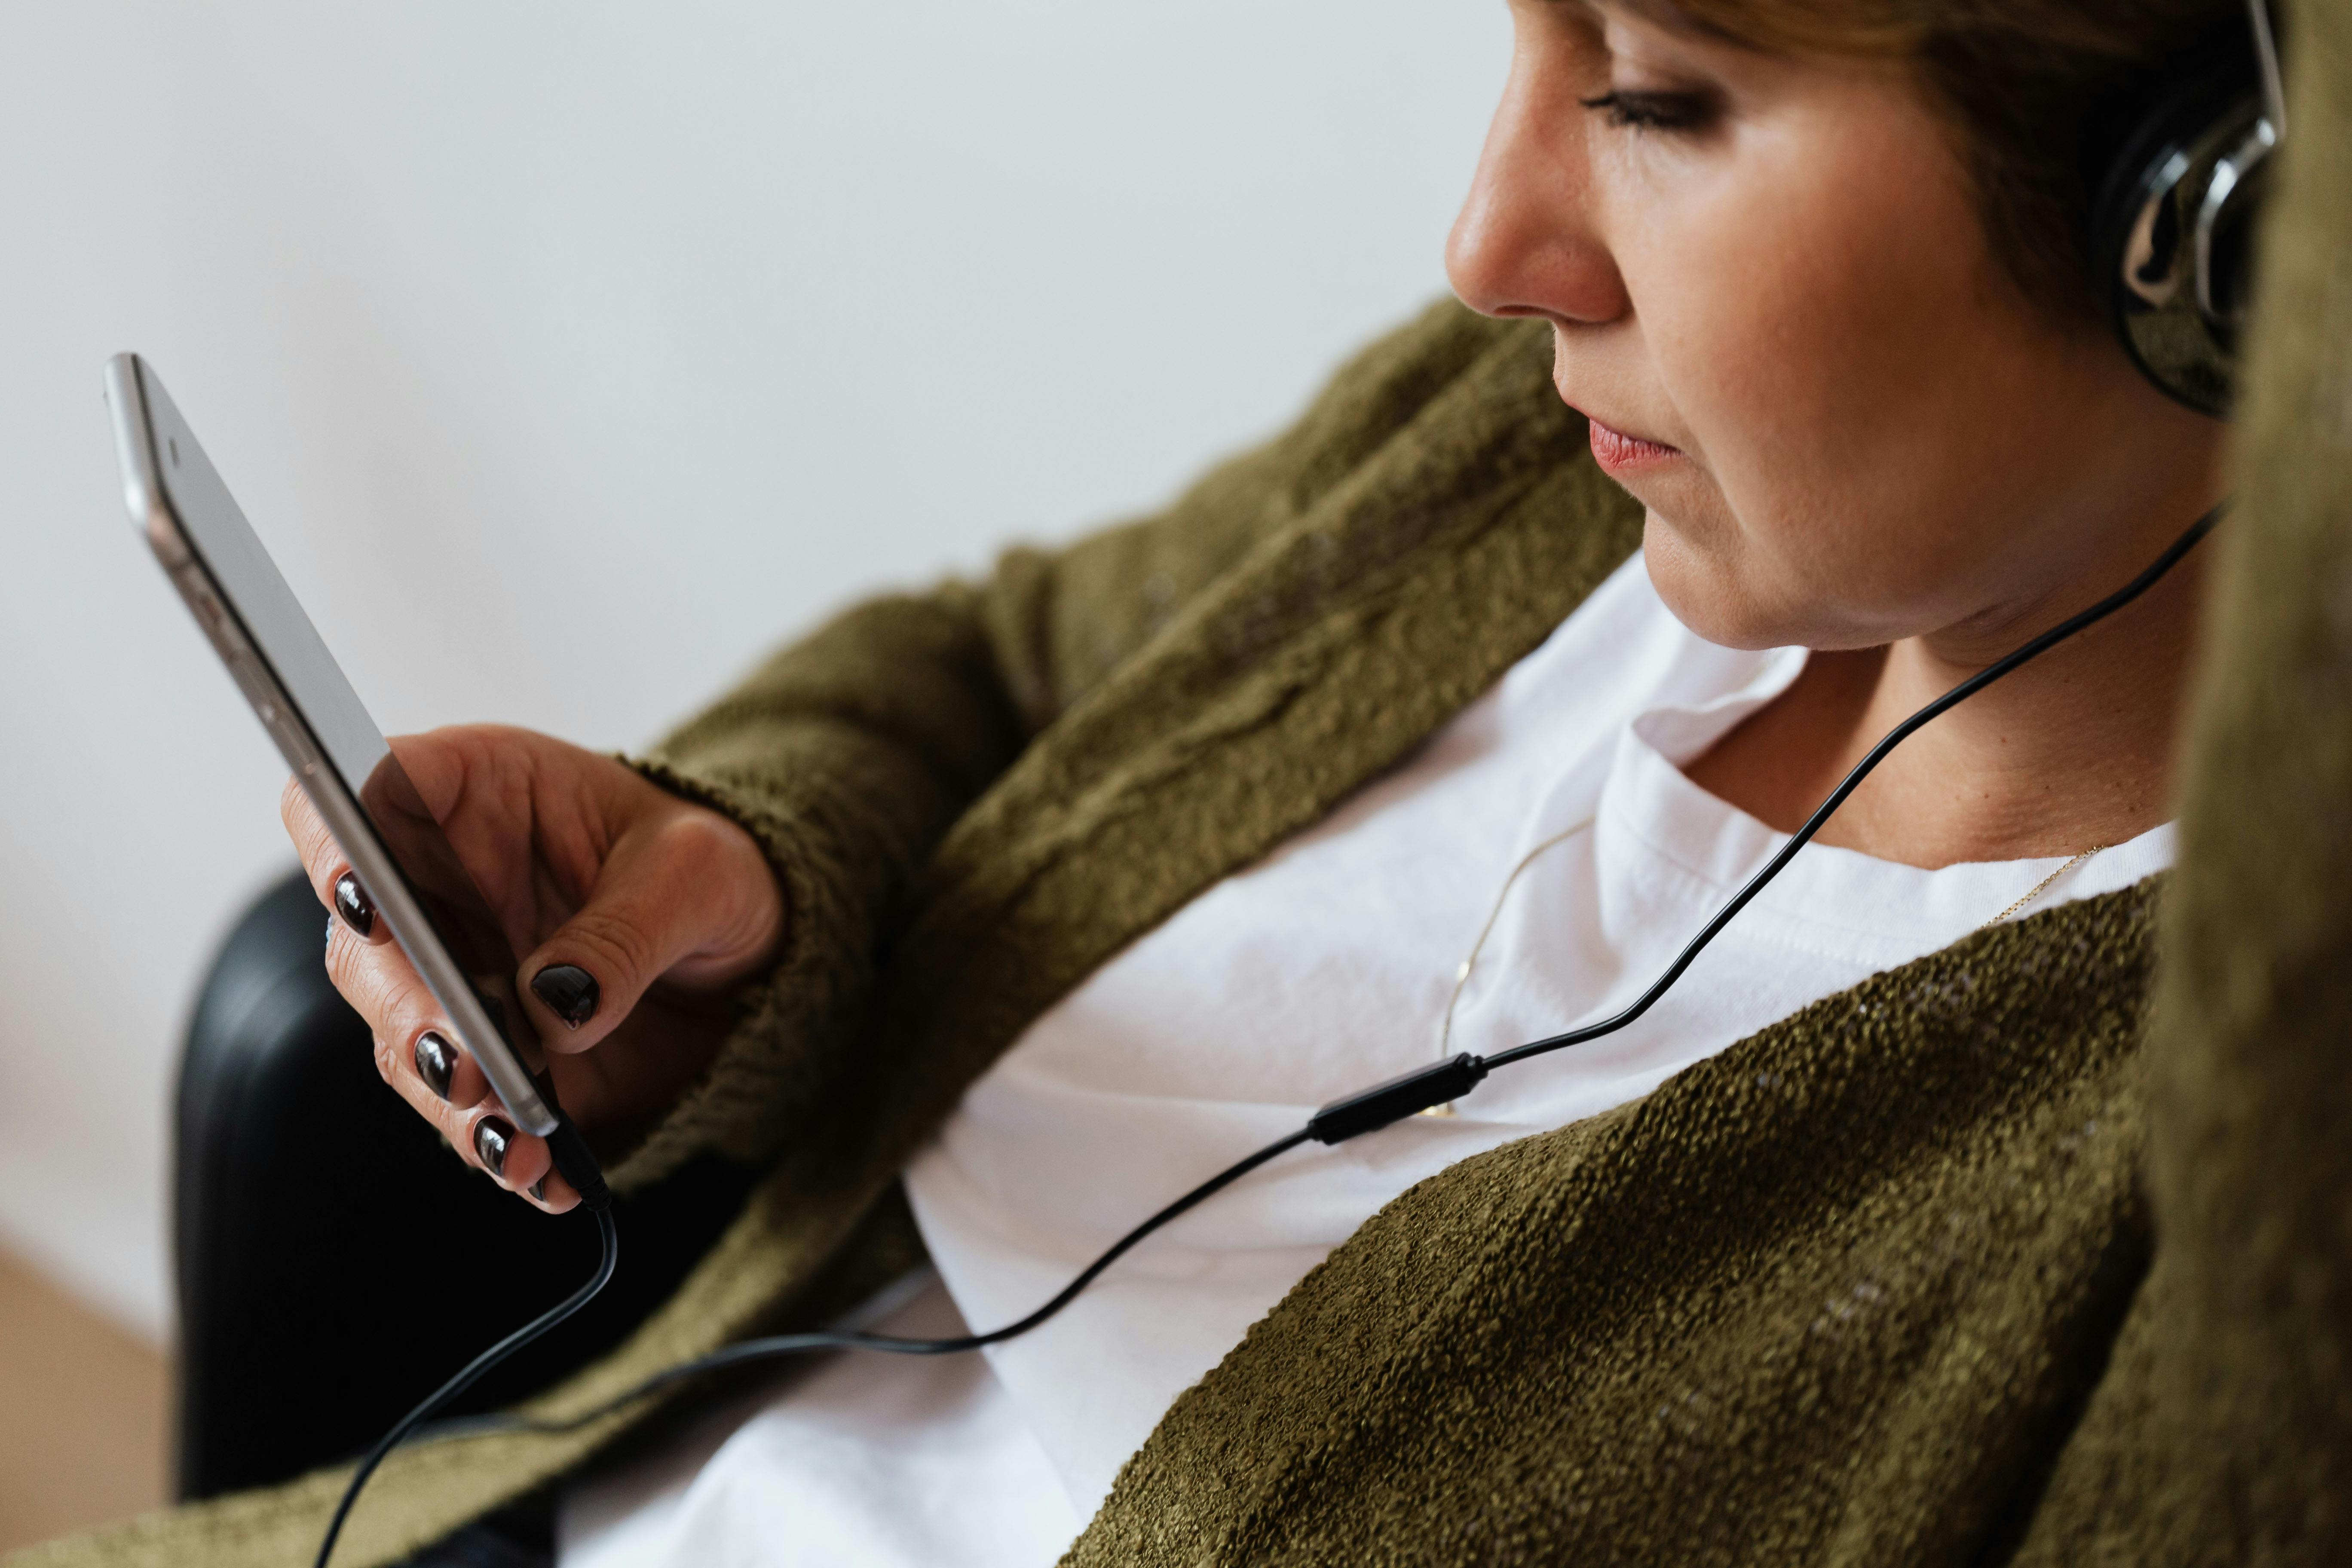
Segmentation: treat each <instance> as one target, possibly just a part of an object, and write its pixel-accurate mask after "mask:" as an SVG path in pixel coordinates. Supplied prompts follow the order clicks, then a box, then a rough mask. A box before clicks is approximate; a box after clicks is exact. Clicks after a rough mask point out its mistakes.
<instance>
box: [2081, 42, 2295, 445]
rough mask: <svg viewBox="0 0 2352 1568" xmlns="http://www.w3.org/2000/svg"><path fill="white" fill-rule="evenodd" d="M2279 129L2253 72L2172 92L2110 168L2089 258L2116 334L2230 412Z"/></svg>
mask: <svg viewBox="0 0 2352 1568" xmlns="http://www.w3.org/2000/svg"><path fill="white" fill-rule="evenodd" d="M2275 141H2276V137H2275V135H2274V133H2273V131H2272V128H2271V126H2270V123H2269V121H2266V120H2264V119H2263V109H2262V99H2261V95H2260V93H2259V92H2258V90H2257V89H2256V85H2255V83H2254V82H2253V80H2252V79H2251V76H2250V74H2249V73H2248V72H2247V71H2245V70H2242V69H2232V70H2231V71H2229V72H2227V73H2225V74H2222V75H2220V76H2218V77H2207V78H2205V79H2201V80H2200V81H2197V82H2193V83H2190V84H2189V85H2188V86H2186V87H2184V88H2182V89H2180V90H2179V91H2177V92H2175V93H2174V94H2172V95H2171V96H2170V97H2168V99H2166V100H2164V101H2162V102H2161V103H2159V104H2158V106H2157V107H2156V108H2155V109H2154V110H2151V111H2150V112H2149V113H2148V114H2147V117H2146V118H2145V119H2144V120H2143V121H2141V122H2140V124H2139V126H2138V128H2137V130H2136V131H2135V132H2133V134H2132V135H2131V136H2130V137H2129V138H2128V139H2127V140H2126V142H2125V143H2124V148H2123V151H2122V153H2120V154H2118V155H2117V156H2116V160H2115V162H2114V163H2112V164H2111V165H2110V166H2109V170H2108V173H2107V176H2106V179H2105V182H2104V183H2103V184H2102V187H2101V190H2100V195H2099V199H2098V202H2097V204H2096V205H2095V207H2094V209H2093V215H2092V224H2091V247H2090V254H2091V265H2092V268H2093V282H2094V284H2095V287H2096V289H2097V292H2098V298H2099V300H2100V305H2101V309H2102V310H2104V312H2105V315H2106V318H2107V321H2108V323H2109V325H2110V326H2111V327H2112V328H2113V329H2114V331H2115V333H2116V340H2117V341H2118V342H2120V343H2121V344H2122V345H2123V350H2124V352H2125V353H2127V354H2129V355H2130V356H2131V359H2132V363H2135V364H2137V366H2138V367H2139V368H2140V371H2141V373H2142V374H2145V375H2146V376H2147V378H2148V380H2149V381H2150V382H2152V383H2154V384H2155V385H2156V386H2157V388H2158V390H2159V391H2161V392H2163V393H2164V394H2165V395H2167V396H2168V397H2171V398H2173V399H2175V400H2176V401H2178V402H2180V403H2184V404H2186V405H2189V407H2191V408H2194V409H2196V410H2197V411H2198V412H2199V413H2200V414H2209V415H2211V416H2215V417H2216V418H2221V417H2226V416H2228V414H2229V412H2230V406H2231V401H2232V398H2233V396H2234V395H2235V392H2236V384H2237V372H2238V328H2239V324H2240V321H2241V320H2242V316H2243V312H2244V309H2245V300H2246V294H2247V281H2248V279H2249V276H2250V274H2251V271H2252V268H2251V258H2250V256H2249V254H2248V252H2249V247H2250V243H2251V238H2252V234H2253V229H2254V224H2253V218H2254V215H2255V213H2256V211H2257V209H2258V208H2259V206H2260V203H2261V195H2262V191H2263V186H2264V184H2266V180H2265V178H2264V159H2265V158H2266V156H2267V154H2268V153H2269V152H2270V149H2271V147H2272V146H2273V144H2274V142H2275Z"/></svg>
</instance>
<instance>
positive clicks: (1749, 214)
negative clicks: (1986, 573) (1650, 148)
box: [1621, 106, 2017, 647]
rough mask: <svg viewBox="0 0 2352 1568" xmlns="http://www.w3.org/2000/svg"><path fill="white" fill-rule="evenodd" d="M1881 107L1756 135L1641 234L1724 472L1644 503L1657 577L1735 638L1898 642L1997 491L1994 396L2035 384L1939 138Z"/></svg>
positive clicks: (1669, 195) (1672, 369)
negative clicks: (2022, 373)
mask: <svg viewBox="0 0 2352 1568" xmlns="http://www.w3.org/2000/svg"><path fill="white" fill-rule="evenodd" d="M1871 118H1872V117H1869V116H1864V115H1857V114H1856V113H1855V112H1854V111H1853V109H1852V106H1845V108H1844V111H1843V112H1840V113H1835V114H1830V115H1826V116H1823V117H1822V118H1821V119H1820V120H1816V121H1799V122H1797V123H1794V124H1790V125H1786V126H1781V127H1776V128H1768V129H1765V130H1761V131H1756V132H1749V133H1746V134H1743V135H1742V136H1741V137H1739V138H1738V139H1737V141H1736V142H1735V144H1734V146H1733V148H1732V149H1731V151H1730V153H1727V155H1726V157H1725V158H1724V159H1723V160H1722V162H1721V163H1720V165H1719V166H1718V167H1717V168H1716V169H1714V170H1713V171H1711V172H1710V174H1709V176H1708V177H1706V178H1704V179H1690V180H1686V181H1684V182H1682V183H1681V184H1678V185H1676V186H1674V187H1672V188H1670V189H1667V190H1664V191H1658V190H1654V191H1652V192H1650V193H1648V200H1647V204H1646V206H1645V208H1644V210H1643V216H1642V218H1641V220H1640V221H1639V222H1637V223H1635V224H1633V225H1631V226H1629V229H1628V237H1629V244H1628V247H1626V249H1624V250H1622V251H1621V257H1622V260H1623V261H1624V263H1625V265H1626V271H1627V276H1628V281H1629V288H1631V289H1633V292H1634V297H1635V309H1636V312H1637V314H1638V315H1639V316H1640V317H1641V318H1642V319H1643V321H1644V323H1645V325H1644V336H1645V340H1646V342H1647V343H1648V346H1649V349H1650V353H1651V355H1652V359H1653V363H1654V369H1655V372H1656V374H1657V375H1658V376H1659V378H1660V381H1661V383H1662V384H1663V386H1664V390H1665V392H1666V394H1667V395H1668V397H1669V398H1670V399H1671V401H1672V403H1673V405H1674V406H1675V410H1676V413H1677V415H1678V416H1679V417H1680V418H1681V420H1682V422H1683V425H1684V426H1685V433H1686V435H1687V437H1688V438H1689V442H1690V445H1689V447H1688V448H1687V449H1688V450H1690V451H1691V452H1692V453H1693V454H1694V455H1695V457H1696V459H1697V463H1698V467H1699V468H1700V469H1701V470H1702V472H1701V474H1700V475H1699V476H1696V482H1694V483H1692V484H1689V485H1687V486H1684V487H1682V489H1684V490H1685V491H1686V492H1688V493H1685V494H1673V493H1667V492H1666V491H1663V490H1662V491H1661V492H1660V493H1659V494H1657V495H1655V496H1648V497H1645V498H1644V499H1645V500H1649V501H1650V502H1651V504H1652V507H1653V516H1652V524H1651V528H1650V545H1649V553H1650V556H1651V564H1652V571H1653V575H1654V576H1655V577H1657V578H1658V580H1659V583H1660V588H1661V591H1662V592H1663V593H1665V594H1666V595H1668V599H1669V602H1670V603H1675V601H1676V600H1677V599H1680V600H1682V601H1683V602H1682V603H1675V607H1676V608H1677V610H1678V611H1681V610H1684V609H1685V607H1686V606H1687V609H1688V614H1687V615H1686V616H1685V618H1687V619H1691V620H1692V622H1693V625H1694V626H1695V627H1696V628H1697V629H1699V630H1701V631H1702V632H1703V633H1706V634H1707V635H1711V636H1714V637H1717V640H1722V641H1732V642H1739V643H1745V644H1750V645H1765V644H1769V643H1775V642H1783V643H1785V642H1798V641H1801V642H1806V643H1809V644H1811V645H1812V646H1817V647H1828V646H1838V645H1848V646H1854V645H1860V644H1866V643H1868V642H1871V641H1875V640H1883V638H1884V637H1885V635H1891V634H1892V633H1893V632H1894V631H1895V628H1896V627H1897V626H1899V625H1900V624H1901V623H1902V622H1903V621H1904V620H1905V619H1906V618H1907V616H1906V609H1907V602H1908V601H1912V600H1915V599H1916V598H1917V597H1919V596H1920V595H1922V594H1923V593H1926V594H1927V595H1930V596H1932V595H1934V594H1935V593H1936V591H1937V584H1938V583H1939V582H1941V583H1945V584H1948V580H1949V579H1948V567H1949V564H1950V559H1949V558H1950V557H1951V555H1952V553H1953V552H1954V551H1955V550H1957V549H1959V548H1961V547H1962V546H1964V545H1965V544H1966V543H1967V542H1968V541H1969V535H1970V534H1971V533H1972V531H1974V529H1973V524H1972V521H1971V520H1972V519H1973V518H1974V517H1975V516H1977V515H1980V514H1981V511H1982V509H1983V508H1984V506H1985V505H1987V504H1988V501H1989V497H1988V496H1987V494H1986V493H1985V492H1986V489H1987V479H1988V475H1989V473H1990V471H1992V470H1993V469H1995V468H1997V467H1998V465H1994V464H1989V463H1987V462H1986V461H1985V450H1986V446H1987V445H1988V443H1990V442H1991V441H1993V440H1995V439H1997V438H1998V437H1997V434H1996V432H1995V431H1994V430H1992V429H1990V428H1988V427H1986V426H1988V423H1989V422H1988V420H1987V419H1986V418H1985V411H1986V409H1987V408H1988V407H1989V406H1995V405H1997V403H1998V397H1997V394H1998V393H1999V392H2000V390H2002V388H2003V384H2011V385H2013V384H2014V383H2015V381H2016V380H2017V377H2016V376H2015V375H2014V374H2011V369H2010V368H2008V367H2004V366H2003V364H2002V363H2000V361H2001V359H2002V357H2003V354H2002V353H2001V352H2000V343H2002V342H2006V341H2007V340H2008V338H2009V337H2013V336H2014V335H2015V333H2016V331H2017V329H2016V328H2015V327H2014V326H2013V325H2011V326H2008V328H2007V331H2006V334H2004V332H2003V331H2002V330H2001V326H2002V323H2000V322H1996V321H1993V320H1992V318H1993V316H1994V315H1995V314H1996V309H1995V305H1994V303H1993V297H1994V296H1993V290H1992V289H1990V287H1989V283H1990V266H1991V263H1990V257H1989V255H1988V254H1987V251H1986V247H1985V241H1984V238H1983V232H1982V228H1981V226H1980V223H1979V219H1978V216H1977V214H1976V209H1975V206H1974V204H1973V199H1972V197H1971V196H1970V195H1969V193H1968V191H1967V190H1966V189H1965V188H1964V187H1963V186H1962V185H1961V184H1960V183H1959V178H1958V173H1957V171H1956V169H1955V168H1954V167H1953V165H1952V163H1951V161H1950V158H1949V155H1948V153H1947V152H1946V151H1945V148H1944V144H1943V142H1942V141H1941V140H1940V136H1939V134H1938V133H1937V132H1936V131H1935V130H1934V128H1933V127H1932V126H1931V125H1928V124H1926V123H1925V117H1924V113H1922V112H1921V111H1919V110H1914V109H1910V108H1908V106H1905V109H1904V112H1903V113H1902V114H1900V115H1895V116H1889V115H1885V114H1880V115H1878V116H1876V117H1875V118H1876V119H1877V121H1879V123H1876V124H1870V123H1868V121H1869V120H1870V119H1871ZM1858 119H1860V120H1862V121H1864V124H1861V125H1858V124H1857V123H1856V121H1857V120H1858ZM1890 120H1891V121H1893V122H1892V123H1889V122H1888V121H1890ZM1906 121H1912V122H1906ZM1915 122H1916V123H1915ZM1865 132H1866V133H1865ZM1636 278H1638V279H1641V282H1640V284H1636V283H1635V282H1634V279H1636ZM1989 393H1990V394H1995V395H1996V396H1994V397H1992V398H1990V399H1989V398H1988V394H1989ZM1991 423H1998V421H1997V420H1996V421H1992V422H1991ZM1703 621H1704V622H1706V623H1708V624H1706V625H1701V624H1700V623H1701V622H1703Z"/></svg>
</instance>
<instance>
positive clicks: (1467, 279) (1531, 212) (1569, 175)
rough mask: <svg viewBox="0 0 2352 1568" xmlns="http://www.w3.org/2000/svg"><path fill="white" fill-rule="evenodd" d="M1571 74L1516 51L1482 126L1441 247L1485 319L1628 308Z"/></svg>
mask: <svg viewBox="0 0 2352 1568" xmlns="http://www.w3.org/2000/svg"><path fill="white" fill-rule="evenodd" d="M1570 74H1571V73H1570V71H1568V70H1566V69H1562V68H1559V62H1556V61H1553V62H1547V60H1546V59H1545V58H1543V57H1542V55H1541V53H1540V51H1538V50H1534V49H1529V48H1527V47H1521V48H1519V49H1518V50H1517V51H1515V53H1514V54H1513V57H1512V60H1511V75H1510V79H1509V80H1508V82H1507V83H1506V84H1505V86H1504V89H1503V100H1502V102H1501V103H1500V104H1499V105H1498V106H1497V107H1496V110H1495V120H1494V123H1493V124H1492V125H1490V126H1489V127H1487V131H1486V146H1485V148H1484V150H1482V151H1481V152H1480V153H1479V155H1478V170H1477V173H1476V174H1475V175H1473V176H1472V178H1471V182H1470V194H1469V195H1468V197H1467V198H1466V199H1465V201H1464V202H1463V204H1462V211H1461V214H1460V216H1457V217H1455V219H1454V231H1453V233H1452V234H1451V235H1449V236H1448V237H1447V238H1446V242H1445V273H1446V277H1447V279H1449V280H1450V281H1451V282H1452V283H1453V285H1454V292H1455V293H1456V294H1458V295H1460V296H1461V298H1462V302H1463V303H1464V304H1465V305H1467V306H1469V307H1470V308H1471V309H1472V310H1476V311H1478V312H1479V313H1480V314H1482V315H1487V316H1541V317H1545V318H1547V319H1549V320H1550V321H1556V322H1559V323H1560V324H1563V325H1569V324H1584V325H1599V324H1601V323H1604V322H1608V321H1616V320H1618V319H1619V318H1620V317H1622V316H1624V315H1625V314H1627V313H1628V312H1629V311H1630V310H1632V308H1633V305H1632V300H1630V299H1629V298H1628V297H1627V295H1626V291H1625V280H1624V279H1623V278H1622V276H1621V275H1620V274H1619V272H1618V270H1617V263H1616V260H1615V258H1613V257H1612V256H1611V254H1610V252H1609V247H1608V246H1607V245H1606V244H1605V243H1603V240H1602V237H1601V234H1600V232H1599V230H1598V228H1597V226H1596V224H1595V218H1596V216H1597V215H1596V213H1595V211H1594V203H1593V200H1592V177H1591V160H1590V158H1589V156H1588V153H1587V146H1586V135H1587V121H1589V120H1590V118H1591V115H1590V113H1589V111H1588V110H1586V109H1585V108H1584V106H1583V105H1582V104H1581V103H1579V102H1578V101H1577V94H1576V89H1575V87H1574V85H1573V84H1572V82H1571V81H1570V80H1569V78H1570Z"/></svg>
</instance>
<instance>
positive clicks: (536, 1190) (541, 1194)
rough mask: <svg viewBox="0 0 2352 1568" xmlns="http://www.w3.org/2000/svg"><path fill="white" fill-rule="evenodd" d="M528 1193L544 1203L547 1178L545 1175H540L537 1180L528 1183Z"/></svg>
mask: <svg viewBox="0 0 2352 1568" xmlns="http://www.w3.org/2000/svg"><path fill="white" fill-rule="evenodd" d="M530 1195H531V1196H532V1197H535V1198H537V1199H538V1200H539V1201H540V1202H541V1203H545V1202H546V1201H547V1178H546V1177H545V1176H541V1177H540V1179H539V1180H537V1181H535V1182H533V1183H532V1184H530Z"/></svg>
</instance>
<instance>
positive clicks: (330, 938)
mask: <svg viewBox="0 0 2352 1568" xmlns="http://www.w3.org/2000/svg"><path fill="white" fill-rule="evenodd" d="M327 945H328V946H329V947H332V946H334V945H335V917H334V916H332V915H329V916H328V917H327Z"/></svg>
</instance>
